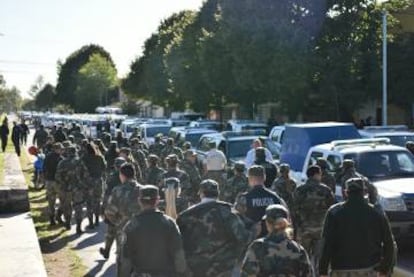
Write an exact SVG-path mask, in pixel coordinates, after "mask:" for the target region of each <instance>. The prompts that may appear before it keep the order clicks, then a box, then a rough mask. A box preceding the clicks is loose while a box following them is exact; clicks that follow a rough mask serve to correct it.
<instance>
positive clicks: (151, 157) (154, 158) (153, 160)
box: [148, 154, 160, 163]
mask: <svg viewBox="0 0 414 277" xmlns="http://www.w3.org/2000/svg"><path fill="white" fill-rule="evenodd" d="M159 160H160V158H158V156H157V155H154V154H151V155H149V156H148V162H150V163H157V162H158V161H159Z"/></svg>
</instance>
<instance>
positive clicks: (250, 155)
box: [245, 148, 273, 168]
mask: <svg viewBox="0 0 414 277" xmlns="http://www.w3.org/2000/svg"><path fill="white" fill-rule="evenodd" d="M265 155H266V161H268V162H273V156H272V152H270V151H269V149H267V148H265ZM255 160H256V149H255V148H252V149H250V150H249V152H247V155H246V160H245V164H246V168H249V167H251V166H252V165H253V164H254V161H255Z"/></svg>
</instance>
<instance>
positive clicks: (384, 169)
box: [344, 151, 414, 179]
mask: <svg viewBox="0 0 414 277" xmlns="http://www.w3.org/2000/svg"><path fill="white" fill-rule="evenodd" d="M344 158H345V159H349V158H350V159H353V160H354V161H355V166H356V169H357V171H358V172H360V173H361V174H363V175H365V176H366V177H368V178H373V179H382V178H395V177H405V176H407V177H412V176H414V158H413V156H412V155H411V154H410V153H409V152H408V151H373V152H365V153H359V154H355V155H345V157H344Z"/></svg>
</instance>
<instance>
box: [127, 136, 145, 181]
mask: <svg viewBox="0 0 414 277" xmlns="http://www.w3.org/2000/svg"><path fill="white" fill-rule="evenodd" d="M130 142H131V154H132V157H133V158H134V160H135V161H137V163H138V165H139V168H140V169H141V171H142V175H143V176H142V177H143V178H144V179H145V174H146V172H147V168H148V165H147V159H146V155H145V153H144V151H142V149H141V146H140V145H139V140H138V138H133V139H131V141H130Z"/></svg>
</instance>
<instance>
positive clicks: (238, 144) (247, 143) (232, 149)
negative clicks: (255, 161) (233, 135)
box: [227, 139, 252, 158]
mask: <svg viewBox="0 0 414 277" xmlns="http://www.w3.org/2000/svg"><path fill="white" fill-rule="evenodd" d="M251 148H252V140H251V139H248V140H234V141H229V142H228V151H227V155H228V157H229V158H239V157H245V156H246V155H247V152H249V150H250V149H251Z"/></svg>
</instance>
